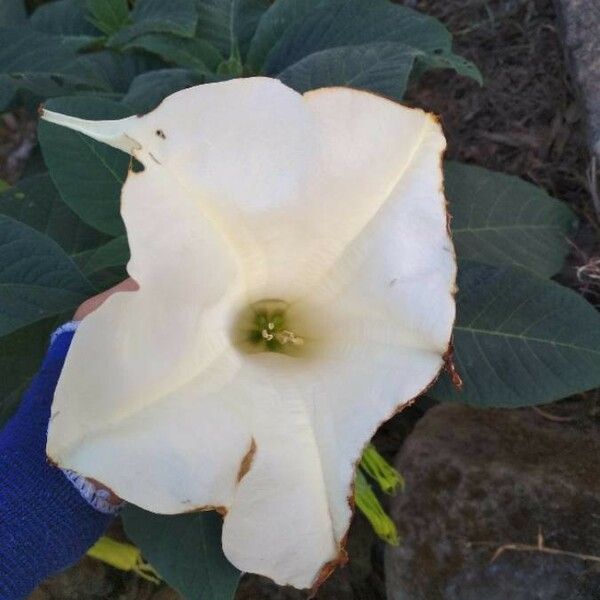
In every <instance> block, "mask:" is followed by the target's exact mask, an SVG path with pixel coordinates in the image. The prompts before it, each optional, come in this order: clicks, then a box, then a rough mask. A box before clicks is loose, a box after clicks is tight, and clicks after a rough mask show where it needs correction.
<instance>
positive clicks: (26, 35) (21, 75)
mask: <svg viewBox="0 0 600 600" xmlns="http://www.w3.org/2000/svg"><path fill="white" fill-rule="evenodd" d="M0 37H1V38H2V42H3V43H2V46H1V47H0V77H1V78H2V82H1V89H2V92H0V95H1V96H2V100H1V101H0V103H2V104H4V105H5V106H7V105H8V104H7V103H9V102H10V101H11V100H12V96H14V94H15V92H16V91H17V90H19V89H22V90H27V91H30V92H31V93H33V94H34V95H36V96H38V97H40V98H43V99H45V98H48V97H51V96H56V95H65V94H71V93H75V92H76V91H77V90H78V89H80V88H81V89H86V88H87V89H89V88H90V87H93V85H94V82H93V81H92V80H90V78H89V76H88V74H87V73H86V72H85V70H82V69H81V68H80V65H79V63H78V56H77V53H76V50H77V47H78V44H73V43H72V42H71V41H69V40H68V39H67V38H64V37H60V36H54V35H49V34H45V33H41V32H38V31H34V30H32V29H30V28H29V27H14V28H11V29H0ZM2 74H3V75H4V76H2Z"/></svg>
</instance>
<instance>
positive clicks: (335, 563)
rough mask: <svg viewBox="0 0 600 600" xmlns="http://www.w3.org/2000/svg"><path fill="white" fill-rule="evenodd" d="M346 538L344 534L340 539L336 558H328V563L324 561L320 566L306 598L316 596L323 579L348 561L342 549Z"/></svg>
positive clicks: (310, 598) (309, 598)
mask: <svg viewBox="0 0 600 600" xmlns="http://www.w3.org/2000/svg"><path fill="white" fill-rule="evenodd" d="M346 538H347V536H344V538H343V539H342V540H341V541H340V550H339V554H338V556H337V558H334V559H333V560H330V561H329V562H328V563H325V564H324V565H323V566H322V567H321V570H320V571H319V574H318V575H317V577H316V579H315V581H314V583H313V585H312V587H311V588H310V594H309V596H308V600H312V599H313V598H314V597H315V596H316V594H317V592H318V591H319V588H320V587H321V586H322V585H323V584H324V583H325V581H326V580H327V579H328V578H329V577H330V576H331V575H332V574H333V572H334V571H335V570H336V569H337V568H338V567H343V566H344V565H345V564H346V563H347V562H348V553H347V552H346V550H345V549H344V546H345V545H346Z"/></svg>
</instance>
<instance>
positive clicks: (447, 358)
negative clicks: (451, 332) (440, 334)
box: [444, 342, 464, 392]
mask: <svg viewBox="0 0 600 600" xmlns="http://www.w3.org/2000/svg"><path fill="white" fill-rule="evenodd" d="M444 369H445V370H446V373H448V375H449V376H450V381H452V385H453V386H454V387H455V388H456V390H457V391H459V392H460V391H461V390H462V389H463V385H464V384H463V380H462V377H461V376H460V373H459V372H458V371H457V369H456V365H455V364H454V346H453V344H452V342H450V345H449V346H448V351H447V352H446V354H444Z"/></svg>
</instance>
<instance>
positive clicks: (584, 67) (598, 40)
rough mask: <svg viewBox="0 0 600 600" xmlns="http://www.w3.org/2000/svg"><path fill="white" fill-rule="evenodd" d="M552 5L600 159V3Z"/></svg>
mask: <svg viewBox="0 0 600 600" xmlns="http://www.w3.org/2000/svg"><path fill="white" fill-rule="evenodd" d="M554 2H555V5H556V8H557V12H558V14H559V17H560V24H561V30H562V38H563V44H564V46H565V50H566V53H567V58H568V60H569V63H570V65H571V70H572V72H573V75H574V78H575V81H576V83H577V85H578V87H579V90H580V91H581V94H582V97H583V104H584V106H585V109H586V112H587V116H588V136H589V140H590V145H591V147H592V150H593V151H594V152H595V154H596V156H597V157H598V158H600V2H598V0H554Z"/></svg>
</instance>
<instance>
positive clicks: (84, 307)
mask: <svg viewBox="0 0 600 600" xmlns="http://www.w3.org/2000/svg"><path fill="white" fill-rule="evenodd" d="M139 287H140V286H139V285H138V284H137V282H136V281H134V280H133V279H131V277H130V278H129V279H125V281H122V282H121V283H119V284H118V285H115V286H114V287H112V288H110V289H109V290H106V291H104V292H102V293H101V294H98V295H97V296H92V297H91V298H88V299H87V300H86V301H85V302H84V303H83V304H81V305H80V306H79V308H78V309H77V310H76V311H75V315H74V316H73V320H74V321H81V320H82V319H83V318H84V317H86V316H87V315H89V314H90V313H92V312H94V311H95V310H96V309H97V308H98V307H99V306H100V305H101V304H102V303H103V302H104V301H105V300H106V299H107V298H108V297H109V296H112V295H113V294H115V293H117V292H135V291H136V290H138V289H139Z"/></svg>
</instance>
